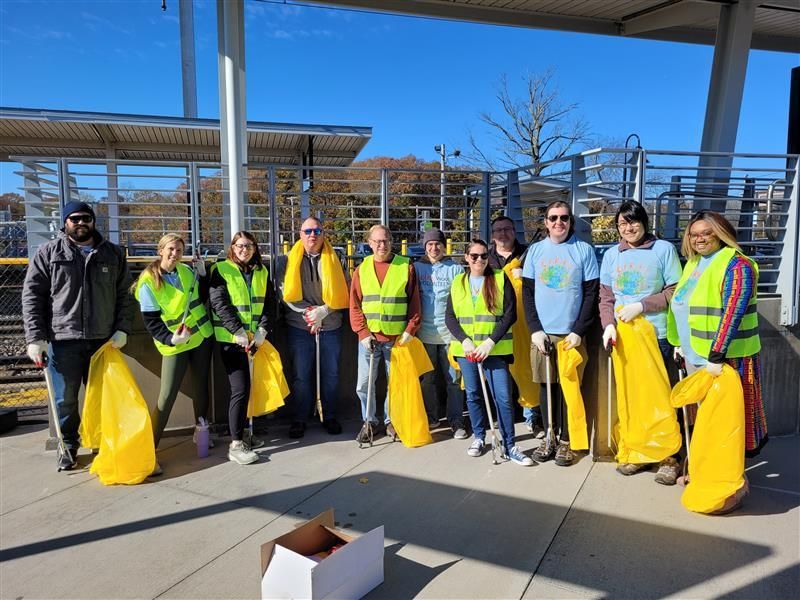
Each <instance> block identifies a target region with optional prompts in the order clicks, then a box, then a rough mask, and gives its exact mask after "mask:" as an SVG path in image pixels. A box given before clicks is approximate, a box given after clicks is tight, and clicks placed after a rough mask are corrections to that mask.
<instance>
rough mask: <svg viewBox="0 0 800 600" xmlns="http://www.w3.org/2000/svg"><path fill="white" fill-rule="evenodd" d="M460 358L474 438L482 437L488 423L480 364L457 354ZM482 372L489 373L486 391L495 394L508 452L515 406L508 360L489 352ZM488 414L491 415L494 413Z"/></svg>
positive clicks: (480, 438) (512, 432)
mask: <svg viewBox="0 0 800 600" xmlns="http://www.w3.org/2000/svg"><path fill="white" fill-rule="evenodd" d="M457 360H458V366H459V368H460V369H461V374H462V375H463V377H464V388H465V389H466V392H467V410H469V420H470V421H471V422H472V433H473V434H474V435H475V439H477V440H483V439H485V437H486V427H487V425H488V423H487V421H486V418H487V417H486V415H485V410H486V409H485V406H486V404H485V402H484V399H483V388H482V387H481V380H480V376H479V374H478V365H477V363H474V362H470V361H468V360H467V359H466V358H463V357H458V359H457ZM483 372H484V374H485V375H486V386H487V391H489V392H490V393H491V394H492V397H493V398H494V404H495V408H496V409H497V419H498V421H499V423H500V435H501V437H502V438H503V444H504V445H505V447H506V452H508V451H509V450H511V448H513V447H514V407H513V406H512V405H511V374H510V373H509V372H508V364H507V363H506V361H505V360H503V359H502V358H501V357H499V356H489V357H488V358H486V360H484V361H483ZM488 418H491V415H489V416H488Z"/></svg>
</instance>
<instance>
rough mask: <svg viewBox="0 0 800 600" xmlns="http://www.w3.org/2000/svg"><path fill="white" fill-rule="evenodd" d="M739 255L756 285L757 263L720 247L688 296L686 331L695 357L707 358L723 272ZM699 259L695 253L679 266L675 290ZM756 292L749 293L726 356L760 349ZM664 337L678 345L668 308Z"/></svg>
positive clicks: (717, 315) (719, 310)
mask: <svg viewBox="0 0 800 600" xmlns="http://www.w3.org/2000/svg"><path fill="white" fill-rule="evenodd" d="M737 254H739V255H740V256H743V257H744V258H746V259H747V261H748V262H749V263H750V265H751V266H752V267H753V270H754V271H755V274H756V278H755V279H756V281H755V283H756V284H758V265H757V264H756V263H755V262H754V261H752V260H750V258H748V257H746V256H744V255H743V254H741V253H739V252H737V251H736V250H734V249H733V248H728V247H725V248H722V249H721V250H720V251H719V252H717V255H716V256H715V257H714V258H713V259H712V261H711V263H710V264H709V265H708V267H706V270H705V271H703V274H702V275H701V276H700V279H699V280H698V281H697V285H696V286H695V288H694V291H693V292H692V295H691V297H690V298H689V333H690V340H691V342H690V343H691V344H692V350H694V351H695V352H696V353H697V354H698V355H699V356H702V357H704V358H708V355H709V353H710V352H711V342H712V341H713V340H714V337H716V335H717V329H718V328H719V324H720V321H721V320H722V314H723V312H724V311H723V307H722V293H721V292H722V285H723V283H724V281H725V271H726V270H727V268H728V264H729V263H730V262H731V260H732V259H733V258H734V257H735V256H736V255H737ZM699 262H700V257H699V256H695V257H694V258H693V259H691V260H690V261H689V262H687V263H686V266H685V267H684V269H683V274H682V275H681V279H680V281H678V286H677V287H676V288H675V293H676V294H677V293H678V291H679V290H680V289H681V288H682V287H683V286H684V285H685V284H686V282H687V281H688V279H689V277H690V276H691V274H692V272H693V271H694V270H695V268H696V267H697V264H698V263H699ZM756 296H757V294H756V293H755V291H754V293H753V297H752V298H750V303H749V304H748V305H747V312H746V313H745V315H744V317H742V320H741V322H740V323H739V330H738V331H737V332H736V335H735V337H734V338H733V341H731V343H730V345H729V346H728V351H727V352H726V354H725V355H726V356H727V357H729V358H737V357H742V356H752V355H753V354H756V353H757V352H758V351H759V350H761V338H760V337H759V336H758V309H757V304H756V300H757V299H756ZM667 339H668V340H669V343H670V344H672V345H673V346H678V345H680V337H679V336H678V326H677V324H676V322H675V315H674V314H673V313H672V311H669V313H668V314H667Z"/></svg>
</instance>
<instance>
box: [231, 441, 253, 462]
mask: <svg viewBox="0 0 800 600" xmlns="http://www.w3.org/2000/svg"><path fill="white" fill-rule="evenodd" d="M228 460H230V461H233V462H235V463H239V464H240V465H249V464H252V463H254V462H258V454H256V453H255V452H253V451H252V450H250V448H248V447H247V446H245V445H244V442H242V441H241V440H235V441H233V442H231V445H230V447H229V448H228Z"/></svg>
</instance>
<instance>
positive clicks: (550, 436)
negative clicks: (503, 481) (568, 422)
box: [544, 337, 556, 455]
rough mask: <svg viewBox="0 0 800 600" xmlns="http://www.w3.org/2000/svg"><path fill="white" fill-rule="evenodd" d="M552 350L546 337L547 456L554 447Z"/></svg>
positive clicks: (550, 343)
mask: <svg viewBox="0 0 800 600" xmlns="http://www.w3.org/2000/svg"><path fill="white" fill-rule="evenodd" d="M553 350H554V347H553V342H551V341H550V338H549V337H548V338H547V339H545V341H544V370H545V381H546V382H547V434H546V436H545V437H546V439H547V442H546V446H545V449H546V450H547V454H548V455H549V454H550V453H552V452H554V451H555V447H556V432H555V430H554V429H553V390H552V387H553V385H552V382H551V381H550V379H551V378H550V354H552V352H553Z"/></svg>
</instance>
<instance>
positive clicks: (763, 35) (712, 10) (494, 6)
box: [314, 0, 800, 52]
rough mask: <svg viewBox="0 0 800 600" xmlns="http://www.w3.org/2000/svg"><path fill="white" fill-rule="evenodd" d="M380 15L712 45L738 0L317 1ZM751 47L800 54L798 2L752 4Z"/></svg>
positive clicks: (769, 0)
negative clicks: (723, 14) (722, 16)
mask: <svg viewBox="0 0 800 600" xmlns="http://www.w3.org/2000/svg"><path fill="white" fill-rule="evenodd" d="M314 1H315V3H316V4H328V5H337V6H348V7H351V8H361V9H367V10H373V11H380V12H390V13H398V14H411V15H419V16H427V17H437V18H442V19H453V20H460V21H473V22H476V23H492V24H495V25H512V26H517V27H531V28H534V29H555V30H559V31H575V32H580V33H597V34H603V35H612V36H619V37H633V38H648V39H656V40H667V41H672V42H689V43H695V44H711V45H713V44H714V40H715V38H716V31H717V23H718V20H719V13H720V7H721V6H724V5H730V4H735V2H736V0H381V1H380V2H376V1H375V0H314ZM753 1H754V2H755V4H756V9H755V18H754V22H753V36H752V40H751V43H750V47H751V48H753V49H757V50H776V51H781V52H800V0H753Z"/></svg>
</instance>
